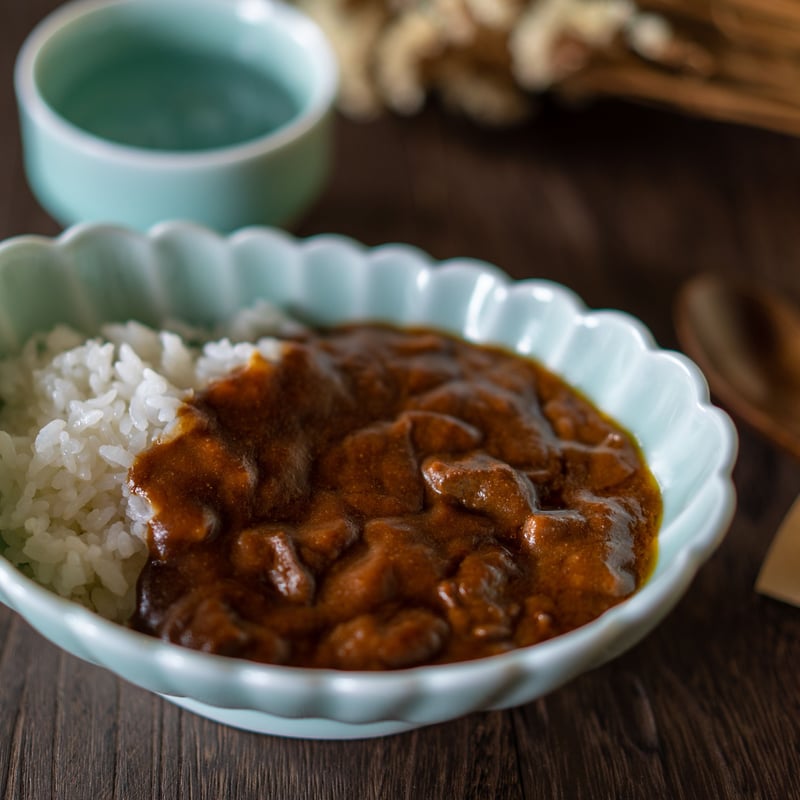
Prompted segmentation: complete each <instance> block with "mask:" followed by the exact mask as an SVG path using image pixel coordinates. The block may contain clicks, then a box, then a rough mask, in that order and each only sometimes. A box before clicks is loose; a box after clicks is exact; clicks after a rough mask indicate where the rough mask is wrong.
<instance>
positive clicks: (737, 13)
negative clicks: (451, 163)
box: [295, 0, 800, 134]
mask: <svg viewBox="0 0 800 800" xmlns="http://www.w3.org/2000/svg"><path fill="white" fill-rule="evenodd" d="M295 2H296V3H297V4H298V5H300V6H301V7H303V8H304V9H305V10H306V11H308V12H309V13H310V14H312V15H313V16H315V17H316V19H317V20H318V22H320V24H321V25H322V27H323V28H324V29H325V30H326V32H327V33H328V35H329V36H330V38H331V40H332V42H333V44H334V47H335V49H336V50H337V53H338V55H339V59H340V62H341V68H342V78H343V84H342V90H341V97H340V106H341V108H342V110H343V111H344V112H345V113H347V114H350V115H352V116H356V117H369V116H373V115H375V114H377V113H379V112H380V111H381V110H382V109H384V108H388V109H391V110H392V111H395V112H398V113H402V114H413V113H414V112H416V111H418V110H419V109H420V108H421V107H422V105H423V103H424V102H425V99H426V97H427V96H428V95H429V94H436V95H438V96H439V97H440V98H441V99H442V101H443V102H444V103H445V104H446V105H448V106H449V107H452V108H454V109H456V110H458V111H460V112H462V113H465V114H466V115H468V116H470V117H473V118H475V119H477V120H479V121H481V122H483V123H488V124H493V125H508V124H513V123H515V122H518V121H519V120H520V119H523V118H525V117H526V116H528V115H529V114H530V113H531V111H532V109H533V108H534V107H535V96H536V95H537V94H540V93H542V92H550V91H551V92H553V93H554V94H556V95H557V96H559V97H562V98H565V99H568V100H573V101H574V100H581V99H584V98H591V97H596V96H614V97H623V98H629V99H636V100H639V101H644V102H649V103H656V104H659V105H662V106H667V107H670V108H673V109H675V110H680V111H685V112H689V113H695V114H700V115H703V116H707V117H711V118H714V119H721V120H727V121H733V122H739V123H744V124H749V125H754V126H758V127H764V128H770V129H773V130H778V131H782V132H786V133H792V134H798V133H800V3H797V2H796V0H635V2H634V0H295Z"/></svg>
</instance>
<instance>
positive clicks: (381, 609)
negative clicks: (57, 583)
mask: <svg viewBox="0 0 800 800" xmlns="http://www.w3.org/2000/svg"><path fill="white" fill-rule="evenodd" d="M129 484H130V486H131V489H132V490H133V491H134V492H137V493H138V494H140V495H142V496H144V497H146V498H147V499H148V500H149V502H150V503H151V505H152V507H153V509H154V517H153V520H152V522H151V524H150V540H149V548H150V557H149V560H148V562H147V564H146V566H145V568H144V570H143V572H142V575H141V577H140V580H139V586H138V606H137V611H136V613H135V615H134V617H133V619H132V621H131V624H132V626H133V627H135V628H136V629H138V630H141V631H144V632H147V633H150V634H153V635H157V636H160V637H162V638H164V639H168V640H170V641H173V642H176V643H178V644H181V645H185V646H187V647H192V648H195V649H198V650H203V651H207V652H213V653H221V654H224V655H230V656H237V657H242V658H247V659H253V660H256V661H263V662H270V663H279V664H288V665H294V666H309V667H333V668H339V669H370V670H372V669H395V668H401V667H411V666H417V665H421V664H429V663H443V662H451V661H460V660H466V659H474V658H479V657H482V656H488V655H493V654H497V653H502V652H505V651H507V650H510V649H512V648H515V647H521V646H525V645H530V644H535V643H537V642H541V641H543V640H546V639H549V638H551V637H553V636H556V635H558V634H561V633H564V632H566V631H569V630H571V629H573V628H576V627H578V626H580V625H582V624H584V623H586V622H589V621H590V620H592V619H594V618H596V617H597V616H599V615H600V614H602V613H603V612H604V611H606V610H607V609H608V608H610V607H611V606H613V605H615V604H617V603H618V602H620V601H621V600H623V599H624V598H625V597H627V596H629V595H630V594H631V593H632V592H634V591H635V590H636V588H637V587H638V586H639V585H641V583H642V581H643V580H644V579H645V578H646V577H647V575H648V572H649V570H650V569H651V567H652V564H653V563H654V560H655V547H656V534H657V529H658V524H659V521H660V515H661V499H660V494H659V492H658V488H657V486H656V483H655V481H654V479H653V477H652V475H651V474H650V472H649V471H648V469H647V467H646V465H645V463H644V461H643V459H642V456H641V454H640V452H639V450H638V448H637V447H636V445H635V444H634V442H633V441H632V439H631V438H630V436H628V435H627V434H626V433H625V432H624V431H622V430H621V429H620V428H619V427H618V426H617V425H615V424H614V423H613V422H612V421H611V420H609V419H608V418H607V417H606V416H604V415H603V414H602V413H600V412H599V411H598V410H597V409H595V408H594V407H593V406H592V405H591V404H590V403H589V402H588V401H587V400H586V399H584V398H583V397H582V396H581V395H580V394H579V393H577V392H576V391H574V390H573V389H571V388H570V387H569V386H567V385H566V384H565V383H564V382H563V381H561V380H560V379H559V378H557V377H556V376H554V375H552V374H551V373H549V372H548V371H547V370H545V369H544V368H543V367H541V366H540V365H538V364H537V363H535V362H533V361H531V360H528V359H525V358H523V357H520V356H517V355H515V354H512V353H509V352H506V351H503V350H500V349H497V348H487V347H480V346H477V345H473V344H468V343H466V342H463V341H461V340H458V339H455V338H451V337H448V336H444V335H441V334H439V333H434V332H430V331H404V330H399V329H393V328H389V327H382V326H352V327H347V328H341V329H335V330H332V331H327V332H323V333H319V334H314V335H310V336H309V337H308V338H307V339H301V340H298V341H291V342H287V343H286V345H285V350H284V355H283V358H282V359H281V360H280V361H279V362H277V363H268V362H267V361H265V360H264V359H262V358H261V357H259V356H256V357H254V358H253V359H252V360H251V362H250V364H249V365H248V366H247V367H245V368H242V369H240V370H237V371H235V372H234V373H232V374H231V375H230V376H228V377H226V378H224V379H222V380H219V381H217V382H215V383H213V384H211V385H210V386H209V387H208V388H207V389H206V390H204V391H202V392H199V393H197V394H196V396H194V397H193V398H191V399H190V400H189V401H188V402H187V403H185V404H184V406H183V407H182V409H181V412H180V419H179V422H178V425H177V430H176V432H175V434H174V435H171V436H170V437H169V438H166V439H165V440H163V441H162V442H159V443H157V444H156V445H154V446H153V447H151V448H150V449H149V450H147V451H145V452H143V453H142V454H140V455H139V456H138V458H137V460H136V462H135V464H134V466H133V468H132V469H131V472H130V475H129Z"/></svg>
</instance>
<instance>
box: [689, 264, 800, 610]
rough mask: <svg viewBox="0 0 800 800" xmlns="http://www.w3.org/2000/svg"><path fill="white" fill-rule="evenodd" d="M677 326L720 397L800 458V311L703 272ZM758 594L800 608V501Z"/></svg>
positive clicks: (775, 547)
mask: <svg viewBox="0 0 800 800" xmlns="http://www.w3.org/2000/svg"><path fill="white" fill-rule="evenodd" d="M675 328H676V330H677V333H678V338H679V339H680V341H681V346H682V347H683V349H684V350H685V351H686V353H687V354H688V355H689V356H690V357H691V358H692V359H694V361H695V362H696V363H697V365H698V366H699V367H700V369H702V370H703V372H704V373H705V375H706V378H707V379H708V383H709V386H710V387H711V391H712V392H714V394H715V395H717V397H718V398H719V400H720V401H721V402H722V403H724V404H725V405H727V406H728V407H729V408H730V409H731V411H733V412H734V413H735V414H737V415H738V416H740V417H741V418H742V419H743V420H744V421H745V422H747V423H749V424H750V425H751V426H752V427H754V428H755V429H756V430H758V431H760V432H761V433H762V434H763V435H764V436H767V437H768V438H770V439H771V440H772V441H774V442H775V443H777V444H778V445H780V446H781V447H783V448H784V449H786V450H787V451H788V452H790V453H791V454H792V455H794V456H795V457H796V458H798V459H800V312H798V311H796V310H795V309H794V308H793V307H792V306H791V305H789V304H788V303H786V302H784V301H783V300H781V299H780V298H778V297H776V296H775V295H773V294H769V293H768V292H766V291H764V290H763V289H760V288H757V287H754V286H747V285H743V284H736V283H731V282H729V281H725V280H723V279H721V278H717V277H714V276H712V275H701V276H698V277H696V278H693V279H692V280H690V281H689V282H688V283H687V284H686V285H685V286H684V287H683V289H682V290H681V292H680V293H679V295H678V300H677V303H676V306H675ZM756 590H757V591H759V592H761V593H762V594H766V595H769V596H771V597H774V598H776V599H778V600H782V601H784V602H788V603H793V604H794V605H798V606H800V497H799V498H798V499H797V500H796V501H795V504H794V505H793V506H792V508H791V510H790V511H789V513H788V514H787V515H786V518H785V520H784V522H783V523H782V524H781V526H780V528H779V529H778V532H777V534H776V535H775V538H774V539H773V541H772V544H771V546H770V548H769V551H768V553H767V557H766V559H765V561H764V563H763V565H762V567H761V570H760V572H759V575H758V579H757V581H756Z"/></svg>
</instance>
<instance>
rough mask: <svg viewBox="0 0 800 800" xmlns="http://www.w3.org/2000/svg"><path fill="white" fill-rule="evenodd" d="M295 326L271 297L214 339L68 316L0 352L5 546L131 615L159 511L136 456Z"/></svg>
mask: <svg viewBox="0 0 800 800" xmlns="http://www.w3.org/2000/svg"><path fill="white" fill-rule="evenodd" d="M290 325H291V323H290V321H288V320H287V319H286V318H285V317H282V316H281V315H280V314H278V313H276V312H275V311H274V309H271V308H269V307H266V306H261V307H258V308H255V309H251V310H249V311H246V312H242V313H241V314H240V315H239V316H238V317H237V318H236V319H235V320H234V322H233V323H232V324H231V325H230V326H229V328H228V330H227V332H226V333H227V336H226V337H225V338H222V339H219V340H216V341H207V342H205V343H204V344H195V343H193V342H197V341H200V339H199V338H198V333H197V332H196V331H190V330H189V329H184V330H183V332H182V334H181V333H178V332H175V330H177V328H176V329H175V330H173V331H156V330H153V329H151V328H147V327H145V326H144V325H141V324H139V323H136V322H128V323H126V324H116V325H108V326H106V327H104V328H103V329H102V331H101V333H100V335H99V336H97V337H96V338H92V339H90V340H88V341H87V340H86V339H85V337H83V336H81V335H80V334H79V333H77V332H76V331H74V330H71V329H69V328H66V327H63V326H62V327H58V328H56V329H54V330H53V331H51V332H50V333H48V334H44V335H40V336H36V337H34V338H33V339H32V340H31V341H29V342H28V343H27V344H26V345H25V347H24V349H23V351H22V353H21V354H20V355H19V356H17V357H14V358H10V359H6V360H4V361H2V362H0V394H2V403H3V407H2V410H0V552H2V553H3V555H4V556H5V557H6V558H7V559H8V560H9V561H11V562H12V563H13V564H15V565H16V566H17V567H19V568H20V569H21V570H22V571H23V572H25V573H26V574H28V575H29V576H30V577H32V578H34V579H35V580H36V581H38V582H39V583H41V584H43V585H44V586H47V587H49V588H50V589H52V590H53V591H55V592H57V593H58V594H60V595H62V596H64V597H67V598H70V599H72V600H75V601H77V602H79V603H82V604H84V605H86V606H88V607H89V608H92V609H94V610H96V611H98V612H99V613H100V614H102V615H103V616H105V617H108V618H110V619H114V620H120V621H121V620H124V619H126V618H127V617H128V616H129V615H130V614H131V613H132V611H133V609H134V605H135V588H136V580H137V577H138V575H139V572H140V570H141V568H142V566H143V565H144V562H145V560H146V557H147V545H146V537H147V521H148V518H149V516H150V513H151V512H150V507H149V505H148V504H147V502H146V501H145V500H143V499H142V498H139V497H137V496H135V495H131V493H130V492H129V490H128V486H127V483H126V479H127V472H128V469H129V467H130V466H131V464H132V463H133V460H134V458H135V456H136V455H137V453H139V452H140V451H142V450H143V449H144V448H146V447H148V446H150V445H151V444H152V443H153V442H155V441H156V439H158V437H160V436H162V435H163V434H164V433H165V432H168V431H169V428H170V425H171V424H172V423H173V422H174V420H175V418H176V414H177V411H178V409H179V407H180V405H181V403H182V401H183V400H184V399H185V398H186V397H187V395H188V394H189V393H190V392H191V391H192V390H194V389H199V388H202V387H203V386H205V385H207V384H208V382H209V381H211V380H214V379H216V378H220V377H222V376H224V375H225V374H227V373H228V372H230V371H231V370H232V369H234V368H236V367H238V366H241V365H244V364H246V363H247V362H248V360H249V359H250V357H251V356H252V354H253V352H254V351H255V350H258V351H259V352H260V353H261V354H262V355H264V357H266V358H268V359H271V360H275V359H277V358H278V357H279V355H280V351H281V345H280V343H279V341H278V340H276V339H275V338H272V336H271V334H274V333H276V332H285V331H286V330H287V326H290ZM268 334H269V335H268ZM259 337H260V338H259ZM247 339H250V340H251V341H255V344H249V343H247V342H246V341H244V340H247Z"/></svg>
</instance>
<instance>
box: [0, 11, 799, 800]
mask: <svg viewBox="0 0 800 800" xmlns="http://www.w3.org/2000/svg"><path fill="white" fill-rule="evenodd" d="M55 5H57V3H56V2H54V0H27V2H25V3H21V2H20V3H17V2H14V0H0V238H3V239H4V238H6V237H9V236H13V235H16V234H22V233H42V234H54V233H56V232H58V230H59V227H58V225H57V224H56V223H55V222H54V221H53V220H51V219H50V218H49V217H48V216H47V215H46V214H45V213H44V212H43V211H42V210H41V209H40V208H39V206H38V205H37V203H36V201H35V200H34V198H33V197H32V195H31V194H30V192H29V190H28V188H27V185H26V182H25V177H24V173H23V167H22V157H21V153H20V143H19V138H18V134H17V116H16V107H15V101H14V97H13V89H12V70H13V60H14V56H15V53H16V51H17V50H18V48H19V46H20V44H21V42H22V39H23V37H24V36H25V34H26V33H27V32H28V31H29V30H30V29H31V28H32V26H33V25H34V24H35V22H36V21H37V20H38V19H40V18H41V17H42V16H44V14H45V13H47V12H48V11H49V10H50V8H52V7H54V6H55ZM337 134H338V144H337V153H336V156H337V158H336V167H335V171H334V174H333V176H332V180H331V183H330V185H329V188H328V190H327V191H326V193H325V195H324V196H323V197H322V198H321V200H320V201H319V203H318V204H317V206H316V207H315V209H314V210H313V211H312V212H311V213H310V214H309V215H308V216H307V217H306V218H305V220H304V221H303V222H302V224H301V225H300V227H299V229H298V232H299V233H300V234H303V235H305V234H312V233H317V232H323V231H324V232H329V231H334V232H340V233H344V234H348V235H350V236H354V237H356V238H358V239H360V240H362V241H364V242H366V243H368V244H377V243H381V242H386V241H402V242H409V243H412V244H415V245H418V246H419V247H421V248H424V249H425V250H427V251H429V252H431V253H432V254H433V255H434V256H436V257H440V258H444V257H449V256H457V255H467V256H474V257H478V258H483V259H486V260H488V261H491V262H494V263H496V264H497V265H499V266H501V267H503V268H504V269H506V270H507V271H508V272H509V273H511V274H512V275H513V276H515V277H520V278H521V277H525V276H544V277H548V278H553V279H556V280H558V281H561V282H563V283H565V284H567V285H568V286H570V287H571V288H573V289H574V290H576V291H577V292H578V293H579V294H580V295H581V296H582V297H583V298H584V299H585V301H586V302H587V303H588V304H589V305H590V306H593V307H613V308H620V309H624V310H626V311H629V312H631V313H633V314H634V315H636V316H637V317H639V318H640V319H642V320H643V321H644V322H645V323H646V324H647V325H648V326H649V327H650V328H651V330H652V331H653V333H654V334H655V336H656V338H657V340H658V341H659V343H660V344H661V345H663V346H667V347H675V346H677V342H676V338H675V334H674V329H673V324H672V316H671V314H672V303H673V299H674V297H675V293H676V291H677V289H678V288H679V286H680V285H681V282H682V281H683V280H684V279H686V278H687V277H689V276H690V275H692V274H694V273H696V272H698V271H701V270H708V271H712V272H716V273H719V274H723V275H728V276H731V277H735V276H748V277H754V278H756V279H758V280H760V281H763V282H764V283H765V284H767V285H769V286H771V287H773V288H776V289H779V290H781V291H782V292H784V293H785V294H787V295H788V296H791V297H793V298H794V299H795V300H797V301H800V140H794V139H790V138H787V137H782V136H779V135H776V134H770V133H765V132H761V131H754V130H748V129H743V128H737V127H732V126H725V125H721V124H714V123H710V122H704V121H699V120H695V119H689V118H682V117H676V116H671V115H668V114H664V113H660V112H658V111H655V110H649V109H642V108H634V107H629V106H625V105H623V104H604V105H597V106H593V107H590V108H585V109H581V110H575V109H573V110H567V109H559V108H556V107H546V108H545V109H543V111H542V113H541V115H540V116H539V117H538V119H536V120H534V121H533V122H532V123H531V124H530V125H528V126H526V127H523V128H521V129H519V130H515V131H513V132H494V131H482V130H477V129H475V128H474V127H472V126H471V125H469V124H467V123H464V122H461V121H458V120H453V119H450V118H448V117H447V116H446V115H445V114H443V113H441V112H440V111H438V110H436V109H431V110H429V111H427V112H425V113H424V114H423V115H422V116H420V117H417V118H414V119H408V120H402V119H393V118H386V119H383V120H381V121H378V122H375V123H370V124H354V123H352V122H347V121H344V120H340V121H339V122H338V130H337ZM739 427H740V434H741V447H740V457H739V461H738V465H737V468H736V472H735V479H736V485H737V488H738V493H739V503H738V511H737V514H736V517H735V520H734V522H733V525H732V528H731V530H730V533H729V534H728V536H727V538H726V540H725V542H724V543H723V544H722V546H721V547H720V548H719V550H718V551H717V552H716V554H715V555H714V556H713V557H712V558H711V560H710V561H709V562H708V563H707V565H706V566H705V567H704V568H703V569H702V570H701V571H700V573H699V574H698V576H697V578H696V580H695V581H694V583H693V584H692V586H691V588H690V590H689V591H688V593H687V594H686V596H685V598H684V599H683V600H682V601H681V602H680V603H679V605H678V606H677V608H676V609H675V610H674V611H673V612H672V613H671V614H670V615H669V616H668V618H667V619H666V621H665V622H664V623H663V624H662V625H661V626H660V627H659V628H658V629H657V630H656V631H655V632H654V633H652V634H651V635H650V636H649V637H648V638H646V639H645V640H644V641H643V642H642V643H641V644H639V645H638V646H636V647H635V648H634V649H633V650H631V651H629V652H628V653H627V654H625V655H624V656H622V657H621V658H618V659H617V660H616V661H614V662H613V663H611V664H608V665H607V666H605V667H603V668H601V669H598V670H595V671H594V672H591V673H589V674H586V675H584V676H582V677H580V678H579V679H577V680H575V681H573V682H572V683H571V684H569V685H567V686H566V687H564V688H562V689H560V690H559V691H557V692H554V693H553V694H551V695H550V696H548V697H545V698H543V699H541V700H539V701H537V702H534V703H531V704H529V705H527V706H523V707H521V708H516V709H513V710H510V711H504V712H496V713H486V714H475V715H472V716H470V717H467V718H464V719H461V720H458V721H455V722H452V723H448V724H442V725H438V726H434V727H431V728H425V729H421V730H418V731H415V732H413V733H409V734H404V735H400V736H395V737H388V738H385V739H374V740H365V741H350V742H313V741H298V740H290V739H280V738H273V737H267V736H258V735H254V734H250V733H245V732H240V731H237V730H233V729H229V728H225V727H222V726H219V725H216V724H214V723H212V722H209V721H206V720H204V719H201V718H199V717H196V716H194V715H192V714H190V713H188V712H184V711H182V710H179V709H178V708H177V707H175V706H173V705H171V704H169V703H167V702H164V701H163V700H161V699H159V698H157V697H155V696H152V695H150V694H148V693H147V692H144V691H142V690H140V689H137V688H134V687H132V686H130V685H128V684H126V683H124V682H122V681H121V680H118V679H117V678H115V677H113V676H112V675H110V674H108V673H107V672H105V671H103V670H101V669H98V668H96V667H92V666H89V665H87V664H85V663H82V662H81V661H78V660H77V659H75V658H73V657H71V656H68V655H65V654H64V653H62V652H60V651H59V650H58V649H57V648H55V647H54V646H52V645H50V644H49V643H48V642H46V641H45V640H43V639H42V638H41V637H40V636H39V635H38V634H36V633H34V632H33V631H32V630H31V629H30V628H29V627H28V626H27V625H26V624H25V623H24V622H23V621H22V620H21V619H20V618H19V617H17V616H16V615H15V614H13V613H11V612H10V611H8V610H6V609H5V608H2V609H0V797H2V798H26V799H28V798H29V799H30V800H44V798H50V797H59V798H68V799H69V800H77V798H93V799H94V800H97V799H98V798H100V799H101V800H102V799H104V798H137V799H138V798H150V797H153V798H173V797H177V796H185V797H191V798H215V799H216V798H237V799H238V798H242V800H244V799H245V798H304V797H310V798H363V799H364V800H366V799H367V798H395V797H413V798H415V800H433V798H440V797H441V798H448V799H449V800H453V799H454V798H489V797H498V798H540V797H542V798H595V797H597V798H627V797H641V798H689V799H692V798H782V799H783V798H792V797H800V668H799V667H798V665H800V609H796V608H792V607H790V606H788V605H783V604H781V603H778V602H776V601H773V600H770V599H766V598H764V597H761V596H759V595H757V594H756V593H755V592H754V591H753V582H754V580H755V577H756V574H757V571H758V568H759V565H760V563H761V561H762V558H763V556H764V554H765V551H766V548H767V546H768V545H769V542H770V539H771V537H772V535H773V533H774V531H775V529H776V526H777V525H778V523H779V522H780V519H781V517H782V515H783V514H784V513H785V512H786V510H787V509H788V507H789V505H790V503H791V501H792V500H793V498H794V496H795V494H796V493H797V492H798V490H800V466H799V465H798V464H797V463H795V462H793V461H792V460H791V459H790V458H789V457H787V456H785V455H783V454H782V453H781V452H778V451H777V450H776V449H775V448H774V447H773V446H771V445H770V444H768V443H767V442H765V441H764V440H762V439H761V438H759V437H758V436H757V435H756V434H754V433H752V432H751V431H749V430H747V429H744V428H742V427H741V426H739Z"/></svg>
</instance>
